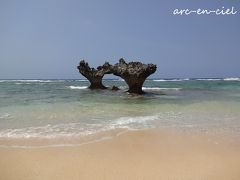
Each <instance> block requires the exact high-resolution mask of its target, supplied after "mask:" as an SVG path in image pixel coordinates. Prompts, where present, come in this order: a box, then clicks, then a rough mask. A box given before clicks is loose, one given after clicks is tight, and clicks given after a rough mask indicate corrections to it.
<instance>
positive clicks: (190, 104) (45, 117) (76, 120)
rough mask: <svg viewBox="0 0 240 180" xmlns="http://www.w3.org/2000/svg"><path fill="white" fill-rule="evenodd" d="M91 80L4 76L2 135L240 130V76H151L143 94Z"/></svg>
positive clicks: (112, 82) (122, 84) (0, 88)
mask: <svg viewBox="0 0 240 180" xmlns="http://www.w3.org/2000/svg"><path fill="white" fill-rule="evenodd" d="M104 84H105V85H106V86H109V87H111V86H113V85H116V86H118V87H120V88H121V90H120V91H111V90H90V89H88V88H87V86H88V85H89V83H88V81H86V80H0V138H11V139H16V138H27V139H29V138H45V139H52V138H62V137H64V138H66V137H71V138H72V137H83V136H91V135H93V134H96V133H99V132H105V131H108V130H114V129H145V128H154V127H159V128H176V129H181V130H184V131H201V132H231V133H234V134H238V133H239V132H240V79H239V78H228V79H169V80H163V79H159V80H147V81H146V82H145V84H144V88H143V90H144V91H146V92H147V94H146V95H143V96H134V95H131V94H128V93H126V90H127V86H126V84H125V82H124V81H122V80H104Z"/></svg>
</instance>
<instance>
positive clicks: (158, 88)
mask: <svg viewBox="0 0 240 180" xmlns="http://www.w3.org/2000/svg"><path fill="white" fill-rule="evenodd" d="M142 89H143V90H156V91H161V90H175V91H179V90H181V89H182V88H160V87H142Z"/></svg>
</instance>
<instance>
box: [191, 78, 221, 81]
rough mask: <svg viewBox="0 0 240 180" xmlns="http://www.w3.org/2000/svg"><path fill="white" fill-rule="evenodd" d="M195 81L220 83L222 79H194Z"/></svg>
mask: <svg viewBox="0 0 240 180" xmlns="http://www.w3.org/2000/svg"><path fill="white" fill-rule="evenodd" d="M196 80H197V81H221V80H222V79H219V78H199V79H196Z"/></svg>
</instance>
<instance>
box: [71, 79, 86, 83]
mask: <svg viewBox="0 0 240 180" xmlns="http://www.w3.org/2000/svg"><path fill="white" fill-rule="evenodd" d="M74 81H79V82H86V81H88V80H87V79H76V80H74Z"/></svg>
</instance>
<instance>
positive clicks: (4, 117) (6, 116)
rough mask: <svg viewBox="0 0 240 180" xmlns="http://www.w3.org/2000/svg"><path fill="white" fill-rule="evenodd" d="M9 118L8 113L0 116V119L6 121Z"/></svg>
mask: <svg viewBox="0 0 240 180" xmlns="http://www.w3.org/2000/svg"><path fill="white" fill-rule="evenodd" d="M10 117H11V116H10V114H8V113H4V114H2V115H1V114H0V119H7V118H10Z"/></svg>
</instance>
